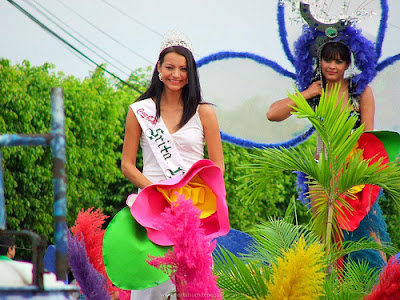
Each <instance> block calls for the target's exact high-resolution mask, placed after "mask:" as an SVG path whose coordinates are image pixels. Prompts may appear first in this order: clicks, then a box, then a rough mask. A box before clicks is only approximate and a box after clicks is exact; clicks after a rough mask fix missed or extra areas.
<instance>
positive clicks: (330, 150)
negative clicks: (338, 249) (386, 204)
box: [243, 86, 400, 252]
mask: <svg viewBox="0 0 400 300" xmlns="http://www.w3.org/2000/svg"><path fill="white" fill-rule="evenodd" d="M339 90H340V86H334V87H333V88H332V89H331V90H330V93H329V95H327V94H326V93H325V92H323V93H322V95H321V100H320V103H319V105H318V106H317V107H316V108H315V110H313V109H312V108H311V107H310V106H309V104H308V103H307V101H306V100H305V99H304V97H303V96H302V95H301V94H300V93H298V92H297V93H296V94H293V95H289V97H290V98H291V99H292V100H293V101H294V102H295V104H296V106H294V107H293V109H294V110H295V112H294V114H295V115H297V116H298V117H299V118H308V119H309V121H310V122H311V123H312V124H313V126H314V127H315V129H316V131H317V133H318V134H319V136H320V137H321V139H322V141H323V143H324V147H325V151H323V152H322V153H321V155H320V159H319V161H318V163H315V161H314V151H313V149H311V148H310V147H306V146H303V145H300V146H298V147H296V148H289V149H284V148H280V149H271V148H268V149H263V150H259V151H256V152H255V154H253V155H250V156H251V158H252V159H253V161H254V163H252V164H251V165H247V166H244V167H246V168H252V170H253V173H252V174H251V175H249V176H248V177H247V178H246V179H247V182H246V183H244V184H243V185H246V186H247V188H248V190H249V195H248V199H247V201H253V200H254V199H256V198H257V197H258V195H260V193H262V192H263V191H264V190H265V188H266V187H267V184H268V182H269V177H270V176H273V174H274V172H282V171H286V170H288V171H300V172H303V173H305V174H306V175H307V177H308V179H309V182H308V183H309V186H310V193H309V197H312V198H313V203H315V206H316V209H315V219H314V222H313V228H314V230H315V232H316V233H317V234H318V236H319V237H320V238H321V239H322V240H323V241H325V243H326V248H327V252H329V248H330V245H331V244H332V242H333V241H334V239H335V237H337V236H338V235H339V236H340V235H341V229H340V228H339V224H338V216H339V215H340V214H341V213H342V210H343V209H347V210H351V207H350V205H349V204H348V202H347V200H344V199H343V198H342V197H341V195H346V196H349V197H351V196H352V194H351V193H350V191H349V189H350V188H352V187H354V186H358V185H365V184H371V185H376V186H379V187H382V188H384V189H385V191H386V192H387V193H388V196H389V198H391V199H392V200H394V201H396V202H397V203H399V199H400V168H399V165H400V163H399V161H398V160H396V161H395V162H393V163H389V165H387V166H385V167H382V166H381V161H380V160H379V161H378V162H375V163H371V161H370V160H361V159H360V155H361V154H357V155H354V156H352V157H350V158H349V155H350V153H351V152H352V150H353V148H354V146H355V145H356V144H357V141H358V140H359V138H360V136H361V134H362V132H363V129H364V127H363V126H361V127H360V128H358V129H356V130H353V127H354V124H355V122H356V117H354V116H352V115H351V110H352V107H351V105H350V104H349V103H346V104H345V103H344V102H343V96H341V98H340V100H339V101H338V100H337V99H338V98H339V95H338V93H339Z"/></svg>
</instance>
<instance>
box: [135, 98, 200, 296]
mask: <svg viewBox="0 0 400 300" xmlns="http://www.w3.org/2000/svg"><path fill="white" fill-rule="evenodd" d="M142 101H146V102H148V101H151V102H152V103H153V104H154V107H155V103H154V101H153V100H152V99H145V100H142ZM142 101H137V102H135V103H133V104H131V105H130V106H129V107H130V109H132V110H133V111H135V110H137V109H139V108H141V104H142V103H141V102H142ZM154 110H155V109H154ZM171 138H172V142H173V143H174V145H175V146H176V148H177V149H178V151H179V154H180V155H181V157H182V160H183V163H184V167H185V168H186V169H189V168H190V167H191V166H192V165H193V164H194V163H195V162H197V161H199V160H201V159H203V158H204V143H205V138H204V130H203V125H202V123H201V120H200V116H199V113H198V110H197V111H196V113H195V114H194V115H193V117H192V118H191V119H190V120H189V121H188V122H187V123H186V124H185V125H184V126H183V127H182V128H180V129H179V130H178V131H177V132H175V133H173V134H171ZM140 147H141V148H142V153H143V175H144V176H146V177H147V178H148V179H149V180H150V181H151V182H153V183H154V182H158V181H161V180H165V179H166V177H165V175H164V172H163V171H162V169H161V167H160V166H159V164H158V163H157V160H156V158H155V156H154V154H153V152H152V150H151V148H150V145H149V143H148V141H147V139H146V137H145V136H144V134H143V132H142V135H141V137H140ZM169 296H171V298H170V299H171V300H173V299H176V295H175V286H174V285H173V284H172V282H171V281H170V280H169V281H167V282H164V283H162V284H160V285H158V286H156V287H153V288H148V289H144V290H132V292H131V300H164V299H168V297H169Z"/></svg>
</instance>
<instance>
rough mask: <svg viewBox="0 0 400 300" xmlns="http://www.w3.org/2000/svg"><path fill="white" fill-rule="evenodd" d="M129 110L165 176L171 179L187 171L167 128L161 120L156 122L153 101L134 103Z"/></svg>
mask: <svg viewBox="0 0 400 300" xmlns="http://www.w3.org/2000/svg"><path fill="white" fill-rule="evenodd" d="M136 104H137V105H136ZM139 104H140V105H139ZM131 108H132V110H133V112H134V113H135V115H136V119H137V120H138V122H139V125H140V127H141V128H142V131H143V134H144V136H145V137H146V139H147V141H148V142H149V145H150V148H151V151H152V152H153V154H154V156H155V158H156V160H157V162H158V164H159V165H160V167H161V169H162V171H163V172H164V174H165V176H166V177H167V178H172V177H175V176H178V175H181V174H184V173H185V172H186V171H187V170H186V169H185V168H184V163H183V160H182V157H181V155H180V153H179V152H178V149H176V147H175V144H174V143H173V142H172V137H171V135H170V133H169V131H168V129H167V126H165V124H164V122H163V120H162V119H161V118H160V119H158V120H156V117H155V116H156V106H155V103H154V102H153V100H151V99H146V100H142V101H139V102H136V103H134V104H132V105H131Z"/></svg>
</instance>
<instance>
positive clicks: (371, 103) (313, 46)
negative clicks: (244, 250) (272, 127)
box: [267, 3, 390, 267]
mask: <svg viewBox="0 0 400 300" xmlns="http://www.w3.org/2000/svg"><path fill="white" fill-rule="evenodd" d="M300 5H301V6H300V10H301V13H302V16H303V18H304V19H305V20H306V21H307V22H308V24H309V25H310V26H305V28H304V32H303V34H302V36H300V38H299V39H298V40H297V42H296V43H295V48H296V52H295V54H296V56H295V61H294V64H295V66H296V72H297V78H298V82H297V83H298V86H299V89H300V91H301V94H302V95H303V96H304V98H305V99H307V100H308V102H309V104H310V106H312V107H315V106H317V105H318V104H319V98H320V96H321V93H322V90H323V89H324V91H325V93H326V94H327V95H329V93H330V92H331V91H332V90H333V89H334V88H335V87H336V86H337V85H339V86H340V90H339V98H338V99H337V103H343V104H342V105H343V106H344V108H345V106H351V110H352V114H353V115H355V116H356V117H357V118H358V120H357V122H356V124H355V128H357V127H359V126H364V131H372V130H373V129H374V114H375V100H374V96H373V92H372V90H371V88H370V87H369V86H368V83H369V82H370V81H371V80H372V79H373V77H374V75H375V72H376V71H375V69H376V57H375V52H374V48H373V44H372V42H370V41H369V40H367V39H366V38H365V37H363V36H362V35H361V32H360V30H358V29H356V28H355V27H352V26H350V23H349V22H347V21H345V20H341V21H339V22H337V23H335V24H324V23H321V22H319V21H317V20H316V19H314V18H313V17H312V15H311V13H310V12H309V5H308V4H304V3H301V4H300ZM352 56H353V58H354V65H355V67H357V68H358V69H359V70H360V73H359V74H357V75H350V76H348V77H346V76H345V72H346V71H347V70H348V69H353V67H352ZM314 66H315V67H314ZM341 98H343V100H344V101H343V102H340V101H341ZM293 106H295V104H294V102H293V101H292V100H291V99H290V98H284V99H282V100H278V101H276V102H274V103H273V104H272V105H271V106H270V108H269V110H268V112H267V118H268V119H269V120H270V121H282V120H285V119H287V118H288V117H290V116H291V114H292V112H294V109H293ZM376 145H379V146H378V147H377V146H376ZM381 146H382V143H380V142H379V139H377V138H376V137H375V136H374V135H372V134H363V135H362V137H361V138H360V141H359V143H358V149H355V151H362V152H363V156H362V157H363V159H372V158H373V157H382V158H383V161H382V163H387V162H388V158H387V153H386V151H384V149H383V147H381ZM378 148H379V149H378ZM323 151H324V144H323V142H322V140H321V139H320V138H319V137H318V136H317V147H316V152H315V159H316V160H318V159H319V158H320V154H321V152H323ZM299 179H302V176H299ZM303 186H304V185H303ZM302 192H303V193H301V196H302V195H304V194H306V193H307V192H308V191H302ZM352 193H353V195H354V197H355V198H354V199H350V198H349V197H347V198H346V196H342V197H344V198H346V200H347V202H348V204H349V205H348V206H347V207H341V209H342V211H343V212H342V213H341V214H339V215H340V216H339V224H340V227H341V229H342V230H343V231H344V237H345V239H349V240H359V239H361V238H363V237H371V238H373V239H374V240H375V241H376V242H378V243H381V242H389V241H390V238H389V236H388V233H387V231H386V224H385V222H384V220H383V216H382V211H381V209H380V208H379V205H378V199H379V198H380V197H383V192H382V191H381V190H380V188H379V187H376V186H372V185H365V186H357V187H355V189H354V190H353V191H352ZM302 200H303V202H307V201H310V202H311V203H310V204H311V208H312V210H313V212H314V214H315V212H316V210H317V205H316V203H317V202H316V201H314V200H315V199H313V197H309V199H302ZM368 252H370V253H357V254H355V255H354V254H353V257H352V258H353V259H358V258H366V259H368V260H369V262H370V266H376V267H382V266H383V265H384V264H385V263H386V255H385V253H383V252H382V253H380V254H378V253H377V252H376V251H375V252H373V251H368ZM372 252H373V253H372ZM357 255H358V257H357Z"/></svg>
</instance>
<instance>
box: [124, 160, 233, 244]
mask: <svg viewBox="0 0 400 300" xmlns="http://www.w3.org/2000/svg"><path fill="white" fill-rule="evenodd" d="M203 183H204V185H205V186H206V187H205V190H204V191H203V192H199V191H197V190H196V191H192V192H190V191H189V192H187V190H190V189H193V186H195V188H198V187H199V186H201V185H203ZM160 190H161V191H162V190H164V191H165V192H160ZM183 190H186V192H183ZM174 191H177V192H178V193H179V192H180V191H182V193H183V194H187V196H188V197H187V199H188V198H191V199H192V200H193V203H194V205H195V206H196V207H197V208H198V209H199V210H200V211H201V217H200V227H201V228H203V230H204V232H205V235H206V236H208V237H209V238H211V239H212V238H215V237H218V236H223V235H226V234H227V233H228V232H229V228H230V226H229V217H228V206H227V204H226V201H225V198H226V191H225V183H224V177H223V174H222V172H221V170H220V168H218V167H217V166H216V165H214V163H213V162H212V161H210V160H207V159H203V160H200V161H198V162H196V163H195V164H193V166H192V167H191V168H190V169H189V170H188V171H187V172H186V173H185V174H183V175H180V176H177V177H174V178H171V179H167V180H164V181H161V182H158V183H155V184H152V185H150V186H147V187H146V188H144V189H143V190H142V191H141V192H140V193H139V195H137V198H136V200H135V201H134V203H133V205H132V206H131V213H132V216H133V217H134V218H135V219H136V221H137V222H138V223H139V224H140V225H142V226H143V227H145V228H146V230H147V236H148V238H149V239H150V240H151V241H152V242H153V243H155V244H158V245H161V246H171V245H173V244H174V243H173V242H172V241H171V239H170V238H169V237H168V236H167V235H166V234H165V233H163V232H161V231H159V230H158V229H157V224H159V223H160V220H161V221H162V219H163V217H162V213H163V212H164V211H165V209H166V208H169V207H171V205H172V204H173V203H174V201H176V196H175V197H174V196H173V194H174ZM210 191H211V192H210ZM166 195H169V196H170V197H169V196H166ZM195 195H201V199H193V198H194V197H195ZM135 196H136V195H131V196H130V197H135ZM127 202H129V197H128V199H127Z"/></svg>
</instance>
